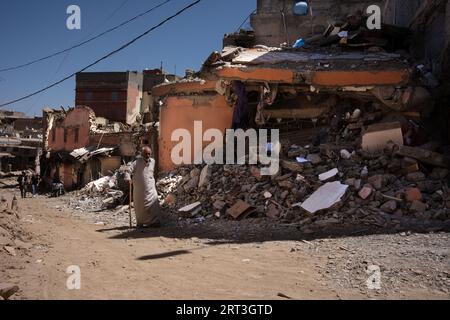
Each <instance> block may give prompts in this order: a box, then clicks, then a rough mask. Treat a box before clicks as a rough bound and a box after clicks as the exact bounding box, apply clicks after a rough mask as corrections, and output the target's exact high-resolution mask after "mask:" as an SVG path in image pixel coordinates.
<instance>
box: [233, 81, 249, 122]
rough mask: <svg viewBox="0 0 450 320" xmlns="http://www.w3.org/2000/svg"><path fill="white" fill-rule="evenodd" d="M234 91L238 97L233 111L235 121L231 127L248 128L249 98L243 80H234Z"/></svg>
mask: <svg viewBox="0 0 450 320" xmlns="http://www.w3.org/2000/svg"><path fill="white" fill-rule="evenodd" d="M233 92H234V94H235V95H236V97H237V101H236V105H235V107H234V112H233V123H232V125H231V129H233V130H237V129H243V130H247V129H248V126H249V121H248V117H249V111H248V98H247V93H246V91H245V85H244V83H243V82H241V81H233Z"/></svg>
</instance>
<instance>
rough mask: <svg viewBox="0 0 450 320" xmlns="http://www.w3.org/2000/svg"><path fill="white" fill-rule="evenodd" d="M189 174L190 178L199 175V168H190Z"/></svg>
mask: <svg viewBox="0 0 450 320" xmlns="http://www.w3.org/2000/svg"><path fill="white" fill-rule="evenodd" d="M189 175H190V176H191V178H195V177H198V176H200V169H199V168H194V169H192V170H191V172H190V174H189Z"/></svg>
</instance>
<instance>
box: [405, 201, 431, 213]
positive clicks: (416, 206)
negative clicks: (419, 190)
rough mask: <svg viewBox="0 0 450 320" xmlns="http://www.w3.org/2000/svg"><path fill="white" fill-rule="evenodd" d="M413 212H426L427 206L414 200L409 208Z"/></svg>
mask: <svg viewBox="0 0 450 320" xmlns="http://www.w3.org/2000/svg"><path fill="white" fill-rule="evenodd" d="M409 210H411V211H412V212H425V211H426V210H427V205H426V204H425V203H423V202H421V201H417V200H414V201H413V202H412V203H411V206H410V207H409Z"/></svg>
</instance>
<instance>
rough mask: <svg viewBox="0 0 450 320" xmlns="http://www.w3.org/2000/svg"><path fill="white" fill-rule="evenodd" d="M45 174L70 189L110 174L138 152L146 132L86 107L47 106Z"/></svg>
mask: <svg viewBox="0 0 450 320" xmlns="http://www.w3.org/2000/svg"><path fill="white" fill-rule="evenodd" d="M44 128H45V132H44V137H43V139H44V150H45V154H44V155H43V158H42V164H43V165H42V177H43V179H44V181H45V182H46V183H47V184H51V182H52V181H53V179H54V178H55V177H57V178H59V180H60V181H61V182H62V183H63V184H64V187H65V188H66V189H67V190H73V189H76V188H80V187H82V186H84V185H86V184H87V183H88V182H90V181H92V180H95V179H98V178H100V177H101V176H104V175H108V174H110V173H111V172H114V171H115V170H116V169H118V168H119V167H120V166H121V165H122V163H123V161H127V160H130V159H131V158H132V157H134V155H135V154H136V145H138V143H140V141H136V140H139V139H140V138H141V136H142V133H140V132H138V131H137V130H136V129H133V128H132V127H131V126H129V125H125V124H122V123H117V122H115V123H109V121H108V120H107V119H105V118H101V117H96V116H95V113H94V111H93V110H92V109H91V108H89V107H86V106H77V107H75V108H71V109H69V110H67V111H66V110H53V109H48V108H47V109H44Z"/></svg>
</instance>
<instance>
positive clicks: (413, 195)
mask: <svg viewBox="0 0 450 320" xmlns="http://www.w3.org/2000/svg"><path fill="white" fill-rule="evenodd" d="M405 199H406V201H408V202H413V201H422V193H421V192H420V190H419V189H418V188H409V189H408V190H406V192H405Z"/></svg>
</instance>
